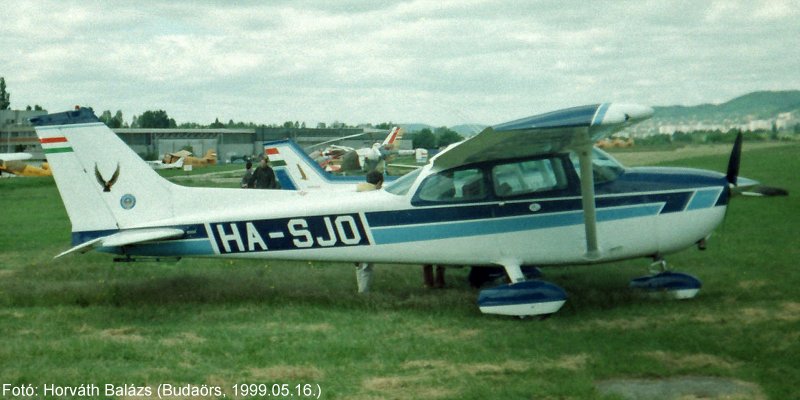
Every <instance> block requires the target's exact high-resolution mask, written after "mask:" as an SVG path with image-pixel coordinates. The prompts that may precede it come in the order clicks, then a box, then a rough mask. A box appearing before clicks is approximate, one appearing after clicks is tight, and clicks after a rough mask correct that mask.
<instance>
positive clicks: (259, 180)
mask: <svg viewBox="0 0 800 400" xmlns="http://www.w3.org/2000/svg"><path fill="white" fill-rule="evenodd" d="M247 187H249V188H251V189H280V188H281V185H280V184H279V183H278V180H277V179H275V171H273V170H272V167H270V166H269V158H268V157H267V156H266V155H265V156H264V157H263V158H262V159H261V161H260V162H259V165H258V168H256V170H255V171H254V172H253V175H252V176H251V177H250V179H249V180H248V181H247Z"/></svg>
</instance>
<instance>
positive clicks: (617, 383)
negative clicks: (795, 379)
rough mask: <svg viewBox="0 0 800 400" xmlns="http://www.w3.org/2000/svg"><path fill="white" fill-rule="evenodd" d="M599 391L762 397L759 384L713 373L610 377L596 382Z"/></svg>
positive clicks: (631, 395) (680, 398)
mask: <svg viewBox="0 0 800 400" xmlns="http://www.w3.org/2000/svg"><path fill="white" fill-rule="evenodd" d="M595 387H596V388H597V391H598V392H600V393H601V394H602V395H605V396H608V395H616V396H620V397H622V398H624V399H637V400H649V399H659V400H673V399H675V400H691V399H720V400H721V399H725V400H763V399H766V396H765V395H764V393H763V392H762V391H761V388H760V387H759V386H758V385H756V384H754V383H750V382H744V381H740V380H736V379H730V378H716V377H698V376H688V377H676V378H664V379H612V380H606V381H601V382H596V383H595Z"/></svg>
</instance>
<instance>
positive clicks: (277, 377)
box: [248, 365, 325, 382]
mask: <svg viewBox="0 0 800 400" xmlns="http://www.w3.org/2000/svg"><path fill="white" fill-rule="evenodd" d="M248 372H249V373H250V378H251V379H253V381H264V382H289V381H291V382H294V381H317V382H318V381H320V380H321V379H322V378H324V376H325V373H324V372H322V370H321V369H319V368H317V367H314V366H307V365H276V366H273V367H267V368H250V369H249V370H248Z"/></svg>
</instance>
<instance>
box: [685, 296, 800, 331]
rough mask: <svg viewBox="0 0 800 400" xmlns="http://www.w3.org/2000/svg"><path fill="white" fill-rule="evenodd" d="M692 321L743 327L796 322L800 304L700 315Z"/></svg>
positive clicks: (791, 303) (799, 315)
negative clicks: (730, 323) (774, 321)
mask: <svg viewBox="0 0 800 400" xmlns="http://www.w3.org/2000/svg"><path fill="white" fill-rule="evenodd" d="M692 320H693V321H697V322H703V323H711V324H715V323H720V322H735V323H737V324H743V325H749V324H759V323H763V322H767V321H773V320H780V321H784V322H796V321H798V320H800V303H798V302H794V301H787V302H783V303H780V305H779V306H776V307H773V308H764V307H743V308H740V309H737V310H735V311H728V312H725V313H714V314H698V315H695V316H694V317H692Z"/></svg>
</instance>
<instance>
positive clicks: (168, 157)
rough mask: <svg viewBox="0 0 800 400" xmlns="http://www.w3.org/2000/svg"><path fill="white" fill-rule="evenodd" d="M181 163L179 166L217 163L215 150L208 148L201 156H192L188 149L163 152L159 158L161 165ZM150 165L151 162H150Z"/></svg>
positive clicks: (204, 165)
mask: <svg viewBox="0 0 800 400" xmlns="http://www.w3.org/2000/svg"><path fill="white" fill-rule="evenodd" d="M178 163H181V164H180V165H181V167H183V166H187V165H191V166H192V167H206V166H209V165H216V164H217V152H216V151H214V150H213V149H208V151H206V154H205V155H204V156H203V157H194V156H193V155H192V152H190V151H188V150H180V151H177V152H175V153H167V154H164V158H163V159H161V165H164V166H168V165H177V164H178ZM151 165H152V164H151Z"/></svg>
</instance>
